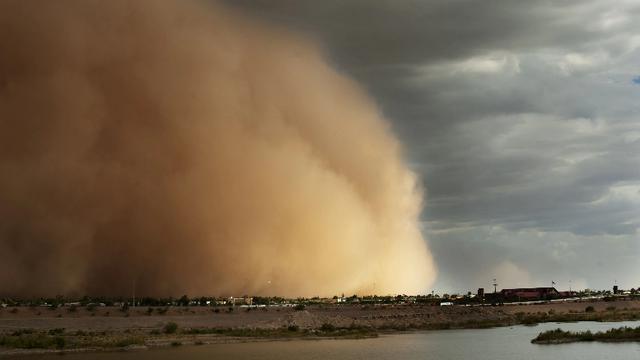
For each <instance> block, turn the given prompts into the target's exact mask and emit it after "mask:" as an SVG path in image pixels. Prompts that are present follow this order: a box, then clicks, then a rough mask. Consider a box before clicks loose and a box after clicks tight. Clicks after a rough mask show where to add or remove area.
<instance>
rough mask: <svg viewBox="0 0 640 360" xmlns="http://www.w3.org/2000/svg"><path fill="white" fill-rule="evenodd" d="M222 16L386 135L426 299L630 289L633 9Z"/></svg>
mask: <svg viewBox="0 0 640 360" xmlns="http://www.w3.org/2000/svg"><path fill="white" fill-rule="evenodd" d="M233 4H235V5H237V6H239V7H241V8H245V9H247V10H248V11H250V12H253V13H254V14H257V16H260V17H263V18H266V19H269V20H271V21H274V22H277V23H280V24H284V25H286V26H288V27H290V28H295V29H298V30H300V31H301V32H304V33H306V34H308V35H309V37H311V38H313V39H315V40H316V41H319V42H320V43H321V44H323V46H324V47H325V49H326V51H327V52H328V53H329V55H330V57H331V58H332V59H333V61H334V62H335V63H336V64H337V66H338V67H339V68H341V69H342V70H343V71H345V72H346V73H348V74H350V75H351V76H352V77H354V78H355V79H357V80H358V81H359V82H360V83H362V84H364V85H365V86H366V87H367V89H368V90H369V92H370V93H371V94H372V95H373V96H374V97H375V98H376V100H377V101H378V103H379V105H380V107H381V108H382V110H383V111H384V113H385V114H386V115H387V117H389V118H391V119H392V121H393V128H394V130H395V131H396V132H397V133H398V134H399V135H400V136H401V138H402V140H403V142H404V144H405V147H406V150H407V155H408V157H409V158H410V160H411V162H412V164H413V167H414V169H416V170H417V171H418V172H419V173H420V174H421V175H422V178H423V181H424V184H425V187H426V189H427V200H426V207H425V209H424V211H423V216H422V218H423V220H424V224H425V230H424V231H425V233H426V234H427V236H428V238H429V239H430V241H431V243H432V246H433V250H434V253H435V255H436V258H437V260H438V263H439V266H440V269H441V271H440V274H441V275H440V279H439V281H438V284H437V286H439V287H440V288H445V289H453V290H462V289H465V288H473V287H476V285H477V284H478V283H479V282H482V281H485V282H486V281H487V279H489V280H490V279H491V278H492V276H501V274H503V275H502V276H503V277H504V276H507V275H506V274H509V273H510V274H517V276H515V277H514V279H512V280H513V281H511V282H512V283H517V282H522V283H528V284H530V285H534V284H543V285H544V284H547V282H548V280H549V279H550V278H551V277H553V276H556V277H563V278H564V280H565V281H564V286H565V287H566V285H567V284H568V280H569V279H573V280H574V281H575V283H574V284H575V285H576V286H578V284H580V285H582V286H595V287H605V286H609V285H610V284H611V283H612V282H613V280H614V279H617V280H618V281H619V283H621V285H623V286H629V287H631V286H638V285H640V281H639V279H637V278H635V277H634V276H633V274H637V273H638V270H640V268H639V266H638V265H636V264H638V263H640V261H639V260H640V235H639V234H640V233H639V230H638V229H639V228H640V215H639V214H640V166H639V165H640V155H639V154H640V124H639V123H638V122H637V117H638V115H639V114H640V106H639V105H638V101H637V97H638V92H637V91H638V90H637V87H636V86H635V85H637V84H638V83H640V80H638V77H637V63H638V62H639V61H640V25H638V22H637V21H634V19H637V18H638V15H640V4H638V3H637V2H634V1H620V2H616V3H611V2H608V1H604V0H591V1H562V2H559V1H529V2H516V1H506V0H504V1H497V0H490V1H479V0H476V1H471V0H459V1H449V0H447V1H444V0H437V1H401V2H400V1H386V0H377V1H364V0H362V1H360V0H353V1H346V2H345V1H294V0H281V1H267V0H263V1H260V0H258V1H256V0H252V1H250V0H240V1H237V0H236V1H233ZM629 79H632V81H629ZM610 264H615V266H609V265H610ZM554 274H555V275H554ZM518 279H519V280H518ZM557 280H560V279H557ZM484 285H485V286H487V284H486V283H485V284H484ZM505 285H506V284H505Z"/></svg>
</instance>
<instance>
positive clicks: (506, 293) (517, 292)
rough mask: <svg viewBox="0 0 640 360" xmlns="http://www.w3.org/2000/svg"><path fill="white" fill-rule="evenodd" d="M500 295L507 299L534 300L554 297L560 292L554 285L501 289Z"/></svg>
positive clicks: (557, 296) (558, 295)
mask: <svg viewBox="0 0 640 360" xmlns="http://www.w3.org/2000/svg"><path fill="white" fill-rule="evenodd" d="M500 297H501V298H502V299H503V300H507V301H535V300H550V299H556V298H559V297H560V293H559V292H558V290H556V288H554V287H535V288H515V289H502V290H501V291H500Z"/></svg>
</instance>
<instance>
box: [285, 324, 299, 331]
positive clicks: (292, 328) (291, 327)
mask: <svg viewBox="0 0 640 360" xmlns="http://www.w3.org/2000/svg"><path fill="white" fill-rule="evenodd" d="M299 329H300V327H299V326H298V325H289V326H288V327H287V330H289V331H298V330H299Z"/></svg>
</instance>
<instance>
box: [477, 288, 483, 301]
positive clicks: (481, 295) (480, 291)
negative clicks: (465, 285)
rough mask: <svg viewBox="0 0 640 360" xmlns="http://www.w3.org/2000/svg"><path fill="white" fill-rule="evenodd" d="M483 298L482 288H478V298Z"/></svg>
mask: <svg viewBox="0 0 640 360" xmlns="http://www.w3.org/2000/svg"><path fill="white" fill-rule="evenodd" d="M483 298H484V288H478V299H483Z"/></svg>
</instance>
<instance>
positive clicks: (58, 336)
mask: <svg viewBox="0 0 640 360" xmlns="http://www.w3.org/2000/svg"><path fill="white" fill-rule="evenodd" d="M376 336H378V333H377V332H376V331H375V330H374V329H370V328H365V327H348V328H339V327H335V326H333V325H331V324H329V323H326V324H323V325H322V326H321V327H320V328H318V329H300V328H299V327H298V326H297V325H289V326H288V327H283V328H277V329H258V328H255V329H254V328H188V329H179V327H178V325H177V324H175V323H172V322H170V323H167V324H166V325H164V326H163V327H162V329H161V330H152V331H151V332H140V331H137V332H131V331H124V332H106V331H102V332H84V331H74V332H66V331H65V329H52V330H49V331H42V330H40V331H37V330H34V329H22V330H18V331H14V332H11V333H6V334H4V335H0V348H8V349H48V350H58V351H62V350H71V349H115V348H126V347H131V346H166V345H171V346H177V344H180V345H182V344H183V343H193V344H198V345H201V344H203V343H206V342H205V341H203V339H208V340H215V339H216V338H218V339H219V338H224V337H228V338H255V339H293V338H350V339H358V338H369V337H376Z"/></svg>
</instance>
